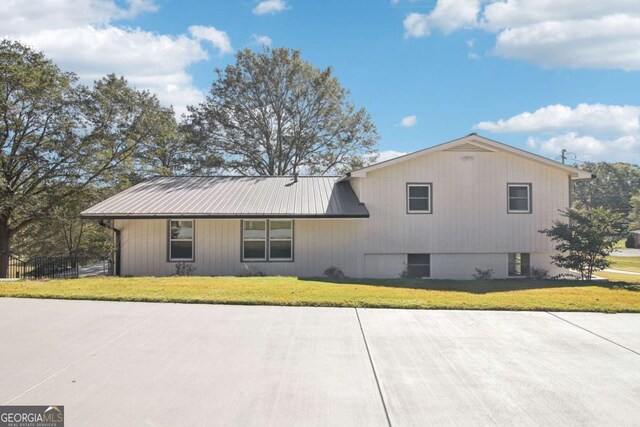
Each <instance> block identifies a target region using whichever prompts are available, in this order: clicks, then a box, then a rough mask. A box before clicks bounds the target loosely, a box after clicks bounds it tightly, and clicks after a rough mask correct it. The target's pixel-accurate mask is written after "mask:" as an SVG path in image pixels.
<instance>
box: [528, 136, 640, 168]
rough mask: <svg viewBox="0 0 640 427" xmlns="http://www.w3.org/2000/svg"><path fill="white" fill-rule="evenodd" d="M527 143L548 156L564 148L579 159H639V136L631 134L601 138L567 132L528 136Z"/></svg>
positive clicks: (634, 160) (630, 160)
mask: <svg viewBox="0 0 640 427" xmlns="http://www.w3.org/2000/svg"><path fill="white" fill-rule="evenodd" d="M527 144H528V145H529V147H531V148H536V149H538V150H539V151H540V152H542V153H543V154H546V155H548V156H550V157H554V156H558V155H560V152H561V151H562V149H563V148H564V149H566V150H567V151H569V152H570V153H573V154H575V156H576V158H577V159H579V160H581V161H596V162H597V161H602V160H607V161H623V162H632V163H633V162H638V161H640V138H639V137H638V136H633V135H627V136H621V137H618V138H613V139H601V138H596V137H593V136H590V135H579V134H577V133H576V132H569V133H566V134H562V135H557V136H553V137H550V138H539V137H530V138H529V139H528V140H527ZM570 160H571V158H570Z"/></svg>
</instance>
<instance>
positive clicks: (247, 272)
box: [241, 264, 266, 277]
mask: <svg viewBox="0 0 640 427" xmlns="http://www.w3.org/2000/svg"><path fill="white" fill-rule="evenodd" d="M241 276H245V277H264V276H266V274H265V273H263V272H262V271H260V270H258V269H257V268H253V267H251V266H250V265H248V264H242V274H241Z"/></svg>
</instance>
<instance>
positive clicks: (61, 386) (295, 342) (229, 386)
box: [0, 299, 640, 426]
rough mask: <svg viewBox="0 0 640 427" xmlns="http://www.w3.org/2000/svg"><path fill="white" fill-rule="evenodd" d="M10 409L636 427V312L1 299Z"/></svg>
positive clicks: (2, 366) (135, 417)
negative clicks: (28, 406) (41, 407)
mask: <svg viewBox="0 0 640 427" xmlns="http://www.w3.org/2000/svg"><path fill="white" fill-rule="evenodd" d="M0 313H2V314H1V315H0V343H1V345H0V404H47V405H48V404H60V405H64V406H65V414H66V417H67V425H68V426H76V425H93V426H101V425H105V426H107V425H109V426H110V425H122V426H128V425H148V426H175V425H187V426H188V425H274V426H275V425H383V426H384V425H393V426H409V425H429V424H436V425H441V424H446V425H463V424H464V425H467V424H472V423H473V424H493V425H513V424H518V425H540V424H553V425H559V424H564V425H638V424H639V423H640V316H639V315H634V314H616V315H607V314H584V313H543V312H539V313H533V312H479V311H418V310H373V309H358V310H355V309H342V308H294V307H248V306H220V305H184V304H145V303H116V302H93V301H56V300H29V299H0Z"/></svg>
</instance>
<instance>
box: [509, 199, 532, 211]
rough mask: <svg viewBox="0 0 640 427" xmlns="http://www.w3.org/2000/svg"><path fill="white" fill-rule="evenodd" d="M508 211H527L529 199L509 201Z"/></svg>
mask: <svg viewBox="0 0 640 427" xmlns="http://www.w3.org/2000/svg"><path fill="white" fill-rule="evenodd" d="M509 210H510V211H523V212H527V211H529V199H509Z"/></svg>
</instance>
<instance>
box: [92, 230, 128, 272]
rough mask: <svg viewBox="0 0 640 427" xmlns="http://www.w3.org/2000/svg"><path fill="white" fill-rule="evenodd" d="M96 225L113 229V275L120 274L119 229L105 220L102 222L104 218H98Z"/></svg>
mask: <svg viewBox="0 0 640 427" xmlns="http://www.w3.org/2000/svg"><path fill="white" fill-rule="evenodd" d="M98 225H100V227H104V228H106V229H107V230H111V231H113V233H114V234H115V236H116V256H115V269H114V270H115V271H114V273H115V275H116V276H120V258H121V247H122V245H121V243H120V242H121V240H120V230H118V229H117V228H115V227H114V226H112V225H110V224H107V223H106V222H104V218H100V221H98Z"/></svg>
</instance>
